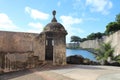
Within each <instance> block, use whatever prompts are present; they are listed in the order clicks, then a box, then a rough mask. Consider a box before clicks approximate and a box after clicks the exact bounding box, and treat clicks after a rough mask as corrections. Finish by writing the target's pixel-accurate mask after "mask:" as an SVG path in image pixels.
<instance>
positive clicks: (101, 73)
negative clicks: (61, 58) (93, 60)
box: [0, 65, 120, 80]
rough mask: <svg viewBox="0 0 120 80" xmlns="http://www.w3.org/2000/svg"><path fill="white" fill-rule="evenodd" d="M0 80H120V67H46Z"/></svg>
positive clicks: (12, 73)
mask: <svg viewBox="0 0 120 80" xmlns="http://www.w3.org/2000/svg"><path fill="white" fill-rule="evenodd" d="M0 80H120V67H114V66H98V65H97V66H93V65H67V66H47V67H46V66H44V67H41V68H35V69H30V70H23V71H18V72H11V73H6V74H2V75H0Z"/></svg>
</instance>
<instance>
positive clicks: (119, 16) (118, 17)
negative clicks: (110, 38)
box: [116, 13, 120, 24]
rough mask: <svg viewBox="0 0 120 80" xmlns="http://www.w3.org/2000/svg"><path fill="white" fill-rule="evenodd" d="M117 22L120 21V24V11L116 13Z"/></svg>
mask: <svg viewBox="0 0 120 80" xmlns="http://www.w3.org/2000/svg"><path fill="white" fill-rule="evenodd" d="M116 22H118V23H119V24H120V13H119V14H118V15H116Z"/></svg>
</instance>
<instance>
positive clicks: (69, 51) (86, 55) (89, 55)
mask: <svg viewBox="0 0 120 80" xmlns="http://www.w3.org/2000/svg"><path fill="white" fill-rule="evenodd" d="M66 55H67V56H70V55H81V56H83V57H84V58H88V59H90V60H93V61H96V59H95V56H94V54H92V53H91V52H88V51H86V50H78V49H66Z"/></svg>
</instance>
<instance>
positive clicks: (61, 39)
mask: <svg viewBox="0 0 120 80" xmlns="http://www.w3.org/2000/svg"><path fill="white" fill-rule="evenodd" d="M56 34H57V33H56ZM65 41H66V40H65V35H62V34H59V33H58V35H56V36H55V37H54V44H55V45H54V47H53V56H54V57H53V64H54V65H65V64H66V42H65Z"/></svg>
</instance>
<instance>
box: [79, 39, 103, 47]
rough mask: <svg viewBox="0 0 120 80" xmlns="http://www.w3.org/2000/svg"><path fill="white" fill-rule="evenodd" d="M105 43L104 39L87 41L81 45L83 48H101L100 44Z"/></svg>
mask: <svg viewBox="0 0 120 80" xmlns="http://www.w3.org/2000/svg"><path fill="white" fill-rule="evenodd" d="M102 42H103V40H102V39H96V40H87V41H84V42H82V43H80V47H81V48H94V49H95V48H99V47H100V44H101V43H102Z"/></svg>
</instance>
